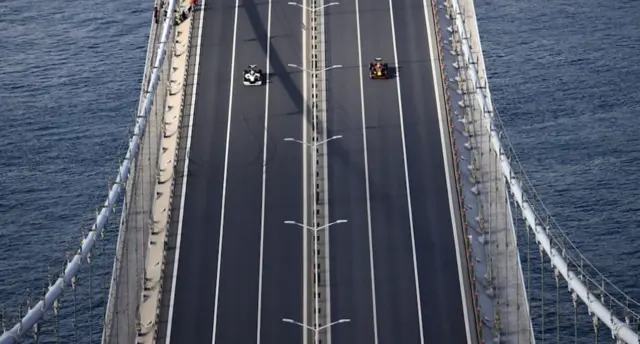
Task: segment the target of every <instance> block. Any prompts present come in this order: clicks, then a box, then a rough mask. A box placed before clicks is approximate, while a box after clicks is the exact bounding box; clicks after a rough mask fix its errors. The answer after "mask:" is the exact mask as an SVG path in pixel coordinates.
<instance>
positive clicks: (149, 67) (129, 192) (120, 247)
mask: <svg viewBox="0 0 640 344" xmlns="http://www.w3.org/2000/svg"><path fill="white" fill-rule="evenodd" d="M160 2H161V1H160V0H156V5H158V3H160ZM158 16H160V14H158ZM154 22H155V18H153V17H152V18H151V23H150V25H149V26H150V30H149V39H148V42H147V54H146V57H145V68H144V73H143V75H142V82H141V85H140V86H141V87H140V97H139V101H138V110H137V112H136V114H140V113H142V112H143V111H144V105H145V95H146V94H147V93H146V92H147V91H148V86H149V81H150V77H151V75H152V72H153V66H154V62H155V59H154V57H155V56H157V51H156V50H155V49H153V48H154V45H156V43H157V38H158V37H157V31H158V30H159V29H160V26H159V25H155V24H154ZM159 82H161V81H160V80H159ZM163 93H164V92H162V90H160V91H159V92H156V98H155V99H154V100H153V102H154V103H157V102H158V101H163V99H162V97H164V94H163ZM158 96H160V97H161V98H160V99H159V98H158ZM163 107H164V106H163ZM147 130H149V129H148V128H147ZM139 156H140V152H138V154H137V155H136V159H135V160H134V162H132V164H133V168H132V172H131V174H130V176H129V178H128V183H127V185H126V187H125V190H124V197H123V200H122V206H121V217H120V224H119V229H118V237H117V239H116V253H115V259H114V262H113V268H112V271H111V281H110V287H109V295H108V297H107V306H106V308H105V315H104V316H105V320H104V328H103V335H102V342H103V343H108V342H109V339H110V338H109V335H110V333H111V326H112V325H113V313H114V312H115V311H116V300H115V298H116V295H117V287H118V285H117V283H116V282H117V278H118V276H119V274H120V268H121V266H122V260H123V257H122V255H123V251H124V246H125V242H124V240H125V237H126V235H125V234H126V233H125V231H126V230H127V229H128V214H129V210H130V209H129V204H130V203H132V202H133V201H134V200H133V197H134V195H133V194H134V193H135V191H134V190H135V189H134V188H133V183H134V181H135V179H136V178H135V175H136V174H138V173H139V171H138V169H139V166H138V162H139V161H140V157H139Z"/></svg>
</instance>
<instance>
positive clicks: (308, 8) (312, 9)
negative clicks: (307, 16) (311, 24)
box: [287, 1, 340, 12]
mask: <svg viewBox="0 0 640 344" xmlns="http://www.w3.org/2000/svg"><path fill="white" fill-rule="evenodd" d="M338 4H340V3H339V2H330V3H328V4H324V5H322V6H320V7H316V6H313V7H309V6H305V5H302V4H300V3H297V2H293V1H290V2H287V5H291V6H298V7H302V8H304V9H306V10H309V11H311V12H315V11H317V10H319V9H321V8H325V7H329V6H334V5H338Z"/></svg>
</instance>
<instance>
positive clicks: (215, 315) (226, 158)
mask: <svg viewBox="0 0 640 344" xmlns="http://www.w3.org/2000/svg"><path fill="white" fill-rule="evenodd" d="M239 7H240V0H236V8H235V18H234V20H233V43H232V44H231V71H230V76H229V113H228V115H227V139H226V147H225V153H224V177H223V178H222V206H221V210H220V239H219V241H218V269H217V271H216V291H215V302H214V307H213V334H212V337H211V338H212V339H211V343H212V344H215V343H216V330H217V326H218V299H219V297H220V269H221V268H222V239H223V237H224V207H225V205H226V199H227V197H226V196H227V173H228V172H229V141H230V138H231V114H232V113H233V111H232V110H233V84H234V83H233V80H234V73H235V63H236V42H237V37H238V8H239Z"/></svg>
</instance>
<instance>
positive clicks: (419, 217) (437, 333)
mask: <svg viewBox="0 0 640 344" xmlns="http://www.w3.org/2000/svg"><path fill="white" fill-rule="evenodd" d="M427 3H428V4H429V3H430V2H427ZM356 6H358V9H359V11H357V7H356ZM391 6H392V7H391ZM429 11H430V9H429ZM325 20H326V27H327V59H328V61H327V65H333V64H342V65H344V68H342V69H340V70H339V71H334V72H332V73H331V75H330V77H329V82H328V86H327V88H328V107H329V111H328V114H327V118H328V128H329V131H330V132H329V133H328V135H329V136H331V135H339V134H340V135H343V139H341V140H339V141H336V142H335V143H331V144H329V146H328V149H329V183H330V190H329V197H330V217H331V220H332V221H334V220H337V219H343V218H344V219H348V220H349V223H347V224H345V225H341V226H340V227H339V228H338V227H336V228H335V229H332V230H331V232H330V248H331V273H332V276H331V297H332V300H331V312H332V315H331V319H332V320H333V321H335V320H337V319H340V318H350V319H351V322H350V323H346V324H339V325H336V326H335V327H332V329H331V332H332V343H333V344H342V343H345V344H346V343H382V344H388V343H389V344H391V343H403V344H413V343H429V342H434V341H436V342H438V343H456V344H457V343H466V335H465V330H464V320H465V318H464V317H463V311H462V293H461V290H460V281H459V277H458V269H457V263H456V251H455V246H454V238H453V229H452V220H451V213H450V208H449V199H448V196H447V187H446V179H445V170H444V161H443V150H442V143H441V132H440V127H439V119H438V113H437V110H436V98H435V93H434V82H433V75H432V69H431V60H430V54H429V47H428V33H427V27H426V17H425V7H424V3H423V1H422V0H393V3H392V5H390V1H389V0H366V1H365V0H353V1H348V2H341V3H340V5H338V6H332V7H330V8H328V9H327V16H326V18H325ZM392 26H393V29H395V35H394V32H393V31H392ZM358 30H359V31H360V33H358ZM394 45H395V48H394ZM375 57H382V58H384V59H385V60H386V61H387V62H389V65H390V69H391V74H392V75H393V74H395V72H397V77H395V78H392V79H390V80H370V79H369V77H368V65H369V62H372V61H373V59H374V58H375ZM396 60H397V62H398V63H397V64H396ZM361 73H362V79H361ZM401 121H404V123H402V122H401ZM402 124H403V125H402ZM363 129H364V130H363ZM403 139H404V141H405V142H404V145H403ZM403 147H406V149H405V148H403ZM421 329H422V331H421Z"/></svg>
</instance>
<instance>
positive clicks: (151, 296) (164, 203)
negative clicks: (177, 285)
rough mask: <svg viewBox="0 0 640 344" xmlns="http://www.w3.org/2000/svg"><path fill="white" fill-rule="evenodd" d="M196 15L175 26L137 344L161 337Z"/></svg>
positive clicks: (184, 2) (180, 7)
mask: <svg viewBox="0 0 640 344" xmlns="http://www.w3.org/2000/svg"><path fill="white" fill-rule="evenodd" d="M188 6H189V2H188V1H187V0H182V1H181V2H180V3H179V4H177V5H176V8H177V9H178V10H180V11H182V10H183V9H186V8H188ZM192 25H193V13H192V15H190V16H189V17H188V18H187V19H186V20H185V21H183V22H181V23H179V24H177V25H175V32H174V38H173V39H174V47H173V49H172V50H171V52H170V53H171V54H173V58H172V65H171V68H170V73H171V75H170V76H169V86H170V87H169V90H168V91H167V93H168V95H167V106H166V108H165V113H164V119H163V135H162V138H161V143H160V158H159V161H158V173H157V183H156V186H155V196H154V200H153V207H152V214H151V219H152V231H151V233H150V235H149V246H148V251H147V257H146V269H145V273H144V288H143V292H142V295H141V300H140V307H139V314H138V329H137V330H138V335H137V339H136V343H141V344H142V343H144V344H149V343H155V341H156V338H157V336H158V326H157V325H158V324H157V322H158V319H159V315H160V309H161V307H160V306H161V302H162V288H163V281H164V268H165V263H166V244H167V242H168V238H169V236H168V230H169V223H170V222H171V209H172V202H173V193H174V187H175V172H174V171H175V167H176V164H175V163H176V161H177V160H178V145H179V140H180V127H181V120H182V114H183V111H184V106H185V95H186V89H185V85H186V84H187V75H188V73H187V68H188V62H189V50H190V49H189V47H190V43H191V28H192Z"/></svg>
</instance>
